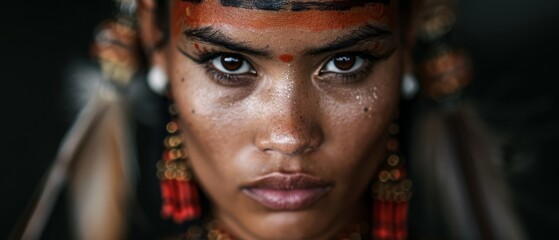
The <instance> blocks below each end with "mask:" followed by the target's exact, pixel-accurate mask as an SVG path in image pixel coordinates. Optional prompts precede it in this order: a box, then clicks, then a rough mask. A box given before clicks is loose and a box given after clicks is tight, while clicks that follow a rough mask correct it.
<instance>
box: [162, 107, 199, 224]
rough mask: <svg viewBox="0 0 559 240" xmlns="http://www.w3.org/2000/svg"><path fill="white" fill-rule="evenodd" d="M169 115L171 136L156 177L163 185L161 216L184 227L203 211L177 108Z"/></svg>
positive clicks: (170, 108)
mask: <svg viewBox="0 0 559 240" xmlns="http://www.w3.org/2000/svg"><path fill="white" fill-rule="evenodd" d="M169 112H170V114H171V118H172V120H171V121H170V122H169V123H168V124H167V127H166V128H167V133H168V134H169V136H167V138H165V141H164V145H165V151H163V156H162V160H160V161H159V162H158V163H157V177H158V178H159V180H160V181H161V197H162V206H161V216H162V217H163V218H165V219H166V218H172V219H173V221H175V223H177V224H181V223H183V222H185V221H187V220H193V219H196V218H198V217H200V214H201V208H200V202H199V199H198V190H197V188H196V184H195V183H194V180H193V174H192V171H191V170H190V165H189V161H188V156H186V154H185V153H184V151H183V140H182V136H181V134H180V129H179V124H178V122H177V120H176V115H177V111H176V108H175V105H174V104H172V105H171V106H170V107H169Z"/></svg>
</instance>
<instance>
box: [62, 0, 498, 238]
mask: <svg viewBox="0 0 559 240" xmlns="http://www.w3.org/2000/svg"><path fill="white" fill-rule="evenodd" d="M426 3H430V4H432V6H430V7H433V6H438V7H447V8H443V10H444V11H442V10H440V9H438V8H434V9H438V10H440V12H435V13H438V15H436V16H439V18H435V19H436V20H441V19H442V20H443V21H442V23H441V21H439V22H436V21H434V22H435V23H432V22H431V23H429V22H428V21H426V22H427V23H429V24H430V25H429V24H427V23H426V24H425V25H419V26H420V27H419V28H418V27H417V26H418V23H417V18H414V17H413V16H415V15H410V14H412V13H414V11H410V9H416V8H419V7H418V6H422V5H419V4H417V3H416V4H415V5H411V3H407V2H405V1H389V0H384V1H381V0H378V1H377V0H371V1H351V0H347V1H283V0H282V1H249V0H247V1H233V0H230V1H229V0H221V1H217V0H196V1H195V0H162V1H154V0H141V1H139V2H138V4H137V10H136V13H137V14H136V21H137V26H138V31H137V34H138V37H136V35H134V34H135V32H132V31H131V29H130V28H126V26H128V25H127V24H125V23H122V22H117V23H111V24H110V25H109V27H107V29H106V30H102V31H100V34H99V37H98V39H97V40H98V43H99V44H98V45H97V48H96V53H97V55H98V56H99V57H100V59H101V60H102V61H101V62H102V64H101V66H102V68H103V71H104V72H105V74H107V76H108V78H109V79H112V80H113V82H114V83H115V84H117V85H118V84H120V85H123V86H126V85H127V84H128V82H129V80H130V78H131V76H132V73H133V72H135V71H136V69H138V68H139V67H140V66H141V64H139V63H138V62H139V61H138V59H141V58H140V57H138V56H134V55H132V54H133V53H134V51H133V50H135V49H136V48H135V47H131V46H133V45H134V44H135V40H136V39H139V42H140V44H139V48H141V49H143V53H144V54H141V55H142V56H145V58H146V60H147V61H146V65H147V68H149V69H150V72H149V76H148V82H149V83H150V84H151V86H153V87H154V88H153V89H158V88H157V87H156V86H158V85H159V86H160V87H159V90H163V93H164V94H165V95H166V96H167V97H168V98H169V100H170V101H171V102H173V103H172V104H171V107H170V112H171V115H172V119H171V121H170V122H169V124H167V131H168V132H169V136H168V137H167V138H165V141H164V142H165V147H166V149H165V151H164V153H163V155H162V160H161V162H159V163H158V174H159V178H160V180H161V185H160V186H161V194H162V209H161V214H162V216H163V217H164V218H171V219H173V220H174V221H175V222H176V223H178V224H182V223H185V222H186V226H187V227H184V229H183V234H180V235H181V236H183V237H186V238H192V239H196V238H200V239H205V238H206V237H208V238H211V237H216V239H349V238H352V239H354V238H355V239H361V238H363V239H369V238H373V239H405V238H407V201H408V200H409V197H410V188H411V182H410V181H409V180H407V179H406V168H405V166H404V164H403V163H404V161H403V158H402V157H401V156H400V155H399V150H400V149H399V143H398V140H397V138H396V135H397V134H398V132H399V125H398V124H396V123H395V121H397V120H398V116H399V99H400V89H401V85H400V84H401V83H400V82H401V79H402V77H403V74H404V73H405V72H410V71H412V70H413V66H412V62H413V61H412V60H411V59H412V57H411V56H412V51H411V50H412V47H413V46H414V44H416V39H418V38H419V40H421V41H419V42H418V43H419V44H420V45H419V46H423V45H425V46H427V48H422V50H424V49H428V53H429V54H431V55H432V54H433V53H435V54H434V55H435V56H436V57H434V59H435V60H437V61H446V62H450V63H452V64H450V66H449V65H448V64H447V65H444V64H443V65H442V67H441V64H439V65H436V64H435V65H433V64H432V63H430V62H429V61H430V60H432V59H433V57H432V56H430V55H429V54H427V53H425V52H421V51H419V52H418V54H419V55H418V56H419V57H416V59H419V61H420V62H422V63H425V66H418V67H417V68H418V71H417V72H418V73H419V74H420V76H421V77H422V79H424V80H425V82H424V86H425V89H426V90H427V91H426V92H427V93H428V94H429V95H430V96H431V97H433V98H435V99H437V100H440V101H443V100H446V99H447V98H448V97H449V96H454V94H455V93H457V91H458V90H459V89H460V88H461V87H463V86H464V85H465V84H467V81H468V80H469V75H468V73H469V71H468V69H467V64H466V62H465V61H464V56H463V55H462V54H461V53H460V52H457V51H454V49H452V48H449V47H448V46H447V45H445V44H440V42H445V41H444V40H445V37H446V36H447V34H448V32H449V29H450V28H449V26H448V25H451V23H452V18H453V15H452V14H450V16H449V12H448V9H449V8H448V7H449V6H450V5H448V3H445V2H444V1H442V2H438V1H434V2H423V4H426ZM445 4H446V5H445ZM410 6H414V8H410ZM416 14H417V13H416ZM422 16H423V15H422ZM445 17H446V18H445ZM445 20H446V21H445ZM421 27H425V28H424V29H422V28H421ZM429 27H431V28H429ZM123 29H125V30H123ZM113 40H114V41H113ZM115 42H117V43H119V44H121V45H126V46H128V48H122V49H118V50H115V48H114V43H115ZM111 43H112V44H113V45H111ZM433 43H437V44H436V45H435V44H433ZM421 44H423V45H421ZM117 45H118V44H117ZM430 48H433V49H434V50H433V49H430ZM441 49H443V50H441ZM425 56H429V57H431V59H430V58H426V57H425ZM443 57H444V58H443ZM425 59H427V60H425ZM441 59H443V60H441ZM445 59H450V60H445ZM429 64H431V65H429ZM423 69H425V71H421V70H423ZM166 82H168V86H167V87H165V88H161V86H165V85H164V84H161V83H166ZM101 92H103V91H101ZM112 94H115V92H114V91H112V92H109V93H107V92H104V93H103V94H101V95H103V96H104V99H109V101H113V100H114V98H117V97H115V96H113V95H112ZM116 95H118V93H116ZM103 106H104V105H103ZM93 108H98V107H93ZM101 108H102V109H104V110H103V112H105V111H109V112H112V113H111V114H108V115H105V117H103V118H104V119H106V120H104V121H101V122H104V123H105V124H99V125H98V126H97V128H100V129H101V128H103V129H113V130H115V131H116V132H117V133H116V134H114V132H113V133H112V134H114V135H116V137H115V136H114V135H110V136H109V137H107V136H106V135H102V136H100V137H98V138H99V139H105V140H100V141H98V142H102V143H103V144H109V145H115V144H111V143H107V142H110V141H107V139H109V140H111V141H112V142H127V139H126V137H122V135H126V133H124V134H119V133H118V131H120V130H119V129H118V127H114V126H112V127H111V126H110V125H111V123H114V122H118V121H122V120H119V119H122V118H123V117H122V116H119V114H120V113H119V112H120V110H119V109H115V108H107V107H101ZM107 109H108V110H107ZM111 109H112V110H111ZM93 112H96V111H93ZM93 115H94V116H96V115H95V114H93ZM109 116H112V117H114V116H117V117H115V118H116V120H115V121H111V120H110V119H111V117H109ZM92 118H95V117H92ZM120 124H122V125H125V123H120ZM88 126H89V124H88ZM109 132H111V131H109ZM111 136H112V137H111ZM85 145H86V146H88V145H91V144H85ZM116 145H118V144H116ZM101 148H102V149H105V151H102V152H107V151H106V149H107V148H110V147H105V148H103V147H101ZM110 149H112V148H110ZM118 149H126V147H122V146H119V147H117V150H114V149H113V150H112V151H113V152H117V153H119V154H116V155H114V154H113V156H116V157H114V158H115V159H120V162H124V165H119V164H116V165H115V164H114V163H112V164H113V165H111V164H109V166H105V167H106V169H113V170H112V171H113V172H112V173H115V174H108V175H109V176H106V177H105V178H103V179H105V180H106V179H110V180H108V183H106V184H105V185H106V186H112V187H113V188H114V189H112V190H99V191H105V192H104V195H103V196H105V197H104V199H111V198H117V199H116V200H114V201H113V200H109V201H106V202H111V201H113V202H117V203H118V204H117V205H116V206H113V207H111V208H109V209H113V210H115V211H114V214H113V215H114V216H112V217H107V214H104V215H103V216H99V217H98V220H97V221H91V218H92V215H95V213H97V212H95V211H94V210H91V209H94V208H91V207H88V206H90V205H91V204H93V203H98V202H102V201H99V199H97V198H94V197H91V198H88V197H84V196H94V195H87V194H86V193H84V191H89V189H90V187H83V186H84V185H80V184H77V185H74V186H77V187H74V189H75V192H76V193H75V196H77V197H76V199H77V200H76V202H77V204H76V206H77V208H76V209H77V210H76V212H77V214H76V215H77V216H78V217H77V218H78V219H79V220H78V229H79V230H78V231H79V232H81V235H80V236H81V237H83V238H88V236H89V237H92V236H96V237H94V238H105V239H110V238H119V237H120V236H122V234H124V233H123V232H124V231H123V230H121V228H122V227H121V225H120V224H123V222H125V221H126V220H125V219H124V218H123V219H120V218H121V217H122V215H120V214H117V213H116V212H118V211H120V210H119V209H121V208H125V207H123V206H126V205H127V204H126V203H127V200H126V199H128V197H126V196H124V197H120V196H118V194H111V193H116V192H120V193H122V192H125V193H126V192H128V191H130V187H131V186H130V185H133V184H132V183H130V184H128V183H129V182H130V179H132V178H131V177H129V176H126V174H125V175H123V176H121V175H119V174H118V173H119V172H120V171H121V172H125V173H127V172H128V170H126V169H129V167H122V166H128V165H129V163H126V162H127V161H126V160H123V159H127V158H129V156H128V155H129V154H128V155H127V154H126V151H123V150H118ZM86 152H87V151H86ZM92 152H98V151H94V150H92ZM108 152H111V150H109V151H108ZM82 154H83V153H82ZM84 155H91V154H84ZM107 156H108V157H107ZM110 156H111V154H105V155H104V156H103V157H104V158H111V157H110ZM70 158H72V159H73V158H74V157H70ZM81 162H84V161H81ZM78 165H79V164H78ZM121 168H122V169H124V170H122V169H121ZM79 169H89V168H87V167H83V168H79ZM114 169H117V170H114ZM107 172H111V171H110V170H107ZM76 175H77V176H78V177H77V178H78V180H79V178H84V177H82V176H84V175H87V173H84V174H79V172H78V173H76ZM86 179H87V180H84V179H81V181H78V182H82V184H83V183H84V182H85V183H86V185H85V186H87V184H93V183H97V182H98V181H91V179H96V178H95V177H93V178H91V179H88V178H86ZM80 186H81V187H80ZM196 186H198V187H200V190H201V192H198V190H196V189H195V188H196ZM371 187H372V191H371ZM140 188H141V186H140ZM198 194H203V195H204V196H206V197H207V199H206V198H205V197H198ZM125 195H126V194H125ZM371 195H374V200H373V199H372V198H371ZM92 199H93V200H92ZM200 199H201V203H200V201H199V200H200ZM87 201H90V204H86V203H84V202H87ZM200 204H202V206H205V207H204V208H202V206H200ZM108 205H110V203H108ZM88 209H89V210H88ZM97 209H99V208H97ZM104 209H107V208H104ZM108 216H110V214H109V215H108ZM102 219H105V221H104V220H102ZM107 219H109V220H111V221H106V220H107ZM91 222H94V223H96V224H99V225H95V224H91ZM97 226H98V227H97ZM115 226H119V227H115ZM101 229H105V231H103V234H104V235H99V234H100V233H99V232H100V230H101ZM106 229H111V231H107V230H106ZM486 236H491V235H486Z"/></svg>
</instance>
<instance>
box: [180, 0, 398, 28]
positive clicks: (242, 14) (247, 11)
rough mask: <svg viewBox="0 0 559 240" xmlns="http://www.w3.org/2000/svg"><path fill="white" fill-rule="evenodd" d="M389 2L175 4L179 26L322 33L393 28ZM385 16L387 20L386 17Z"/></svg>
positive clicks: (199, 0)
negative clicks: (362, 27)
mask: <svg viewBox="0 0 559 240" xmlns="http://www.w3.org/2000/svg"><path fill="white" fill-rule="evenodd" d="M390 2H391V1H390V0H328V1H316V0H314V1H311V0H271V1H270V0H174V4H173V21H174V24H175V30H176V31H177V33H178V31H180V26H181V25H185V26H188V27H203V26H210V25H211V26H216V25H218V26H219V25H223V26H225V25H229V26H234V27H243V28H248V29H263V28H297V29H301V30H310V31H323V30H334V29H342V28H348V27H349V28H351V27H353V26H356V25H362V24H365V23H370V22H375V23H381V24H386V25H392V23H390V20H391V19H393V18H392V17H390V15H393V14H392V13H391V12H393V9H394V6H393V5H395V4H391V3H390ZM387 16H388V17H387Z"/></svg>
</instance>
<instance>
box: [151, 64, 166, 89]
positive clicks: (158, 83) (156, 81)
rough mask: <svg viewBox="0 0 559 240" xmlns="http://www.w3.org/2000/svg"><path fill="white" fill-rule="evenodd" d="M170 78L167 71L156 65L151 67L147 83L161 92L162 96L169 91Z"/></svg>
mask: <svg viewBox="0 0 559 240" xmlns="http://www.w3.org/2000/svg"><path fill="white" fill-rule="evenodd" d="M168 82H169V80H168V79H167V75H166V74H165V71H163V69H162V68H161V67H159V66H154V67H151V68H150V69H149V72H148V75H147V83H148V86H149V88H150V89H151V90H152V91H153V92H155V93H157V94H159V95H160V96H163V95H165V92H166V91H167V85H168Z"/></svg>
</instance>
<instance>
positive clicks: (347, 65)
mask: <svg viewBox="0 0 559 240" xmlns="http://www.w3.org/2000/svg"><path fill="white" fill-rule="evenodd" d="M355 61H356V58H355V56H352V55H340V56H336V57H335V58H334V65H335V66H336V67H337V68H338V69H340V70H342V71H347V70H350V69H351V68H352V67H353V65H355Z"/></svg>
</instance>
